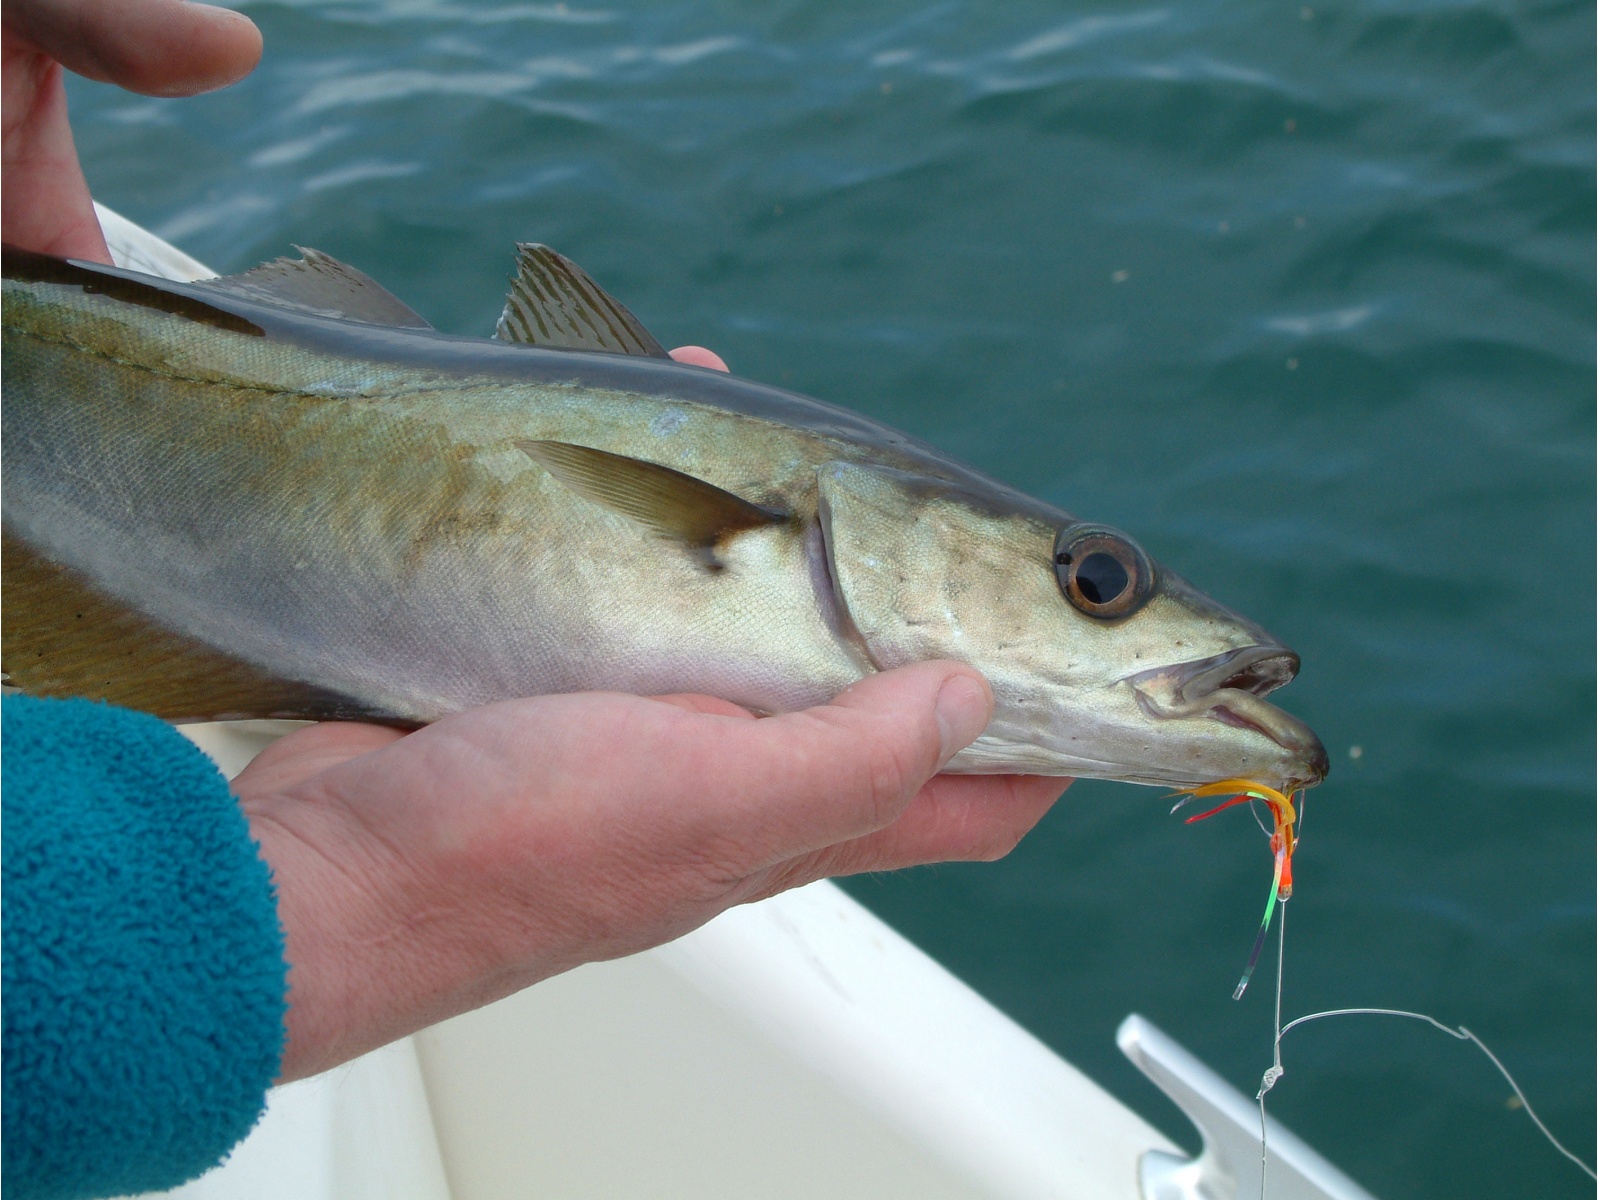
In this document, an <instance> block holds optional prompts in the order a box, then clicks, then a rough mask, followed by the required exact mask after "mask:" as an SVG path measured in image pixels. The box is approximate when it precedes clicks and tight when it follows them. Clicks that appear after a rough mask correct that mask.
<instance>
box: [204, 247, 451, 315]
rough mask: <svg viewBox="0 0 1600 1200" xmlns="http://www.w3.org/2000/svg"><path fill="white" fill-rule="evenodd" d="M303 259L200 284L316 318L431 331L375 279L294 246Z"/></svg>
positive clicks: (280, 260)
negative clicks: (291, 309) (330, 318)
mask: <svg viewBox="0 0 1600 1200" xmlns="http://www.w3.org/2000/svg"><path fill="white" fill-rule="evenodd" d="M295 249H297V250H299V251H300V254H301V257H300V258H298V259H293V258H278V259H274V260H273V261H272V262H269V263H262V264H261V265H260V266H259V267H255V268H254V269H252V270H249V271H245V272H243V273H242V274H239V275H223V276H221V277H220V278H217V279H207V280H204V281H202V283H201V284H200V285H199V286H201V287H205V288H215V289H216V290H218V291H223V292H228V293H230V294H232V295H235V296H247V297H249V298H250V299H252V300H265V301H266V302H267V303H269V304H276V305H279V306H282V307H286V308H298V309H300V310H302V311H304V312H310V313H316V314H317V315H318V316H320V317H342V318H344V319H345V320H347V321H364V322H366V323H367V324H369V325H396V326H399V327H401V328H403V329H432V328H433V326H432V325H429V324H428V323H427V322H426V321H424V320H423V319H422V318H421V317H420V316H418V315H417V314H416V313H415V312H413V311H412V309H411V307H410V306H409V305H407V304H406V303H405V301H403V300H401V299H400V298H399V297H398V296H396V295H395V294H394V293H393V292H390V291H389V290H388V289H386V288H385V287H384V286H383V285H382V284H380V283H378V282H377V281H376V280H374V279H372V278H370V277H369V276H367V275H364V274H363V273H362V272H360V271H358V270H356V269H355V268H354V267H352V266H350V265H349V264H348V263H342V262H340V261H339V260H338V259H336V258H330V257H329V256H328V255H326V254H324V253H322V251H320V250H308V249H306V248H305V247H304V246H296V247H295Z"/></svg>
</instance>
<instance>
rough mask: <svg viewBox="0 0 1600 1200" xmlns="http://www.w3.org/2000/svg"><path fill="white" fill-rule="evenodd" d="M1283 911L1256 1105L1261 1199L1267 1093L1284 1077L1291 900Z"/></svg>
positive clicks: (1263, 1192) (1264, 1183)
mask: <svg viewBox="0 0 1600 1200" xmlns="http://www.w3.org/2000/svg"><path fill="white" fill-rule="evenodd" d="M1282 904H1283V911H1282V912H1280V913H1279V914H1278V991H1277V996H1276V998H1275V999H1274V1001H1273V1005H1272V1065H1271V1066H1270V1067H1268V1068H1267V1069H1266V1071H1265V1073H1263V1074H1262V1076H1261V1090H1260V1091H1258V1092H1256V1107H1257V1108H1258V1109H1260V1110H1261V1200H1267V1093H1268V1092H1270V1091H1271V1090H1272V1085H1273V1084H1275V1083H1277V1082H1278V1080H1280V1079H1282V1078H1283V1056H1282V1054H1280V1053H1279V1048H1280V1047H1281V1046H1282V1045H1283V947H1284V941H1285V938H1284V933H1283V931H1284V927H1285V926H1286V925H1288V923H1289V902H1288V901H1287V900H1284V901H1283V902H1282Z"/></svg>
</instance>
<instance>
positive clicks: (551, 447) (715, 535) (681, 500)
mask: <svg viewBox="0 0 1600 1200" xmlns="http://www.w3.org/2000/svg"><path fill="white" fill-rule="evenodd" d="M517 446H518V448H519V449H521V450H522V451H523V452H524V453H525V454H527V456H528V457H529V458H531V459H533V461H534V462H536V463H538V464H539V465H540V466H541V467H543V468H544V469H545V470H547V471H549V472H550V474H552V475H554V476H555V477H556V478H557V479H559V480H560V481H561V482H562V483H564V484H566V485H567V486H568V487H569V488H571V489H572V490H573V491H575V492H577V493H578V494H579V495H580V496H583V497H584V498H586V499H588V500H592V501H594V502H595V503H596V504H603V505H605V507H607V508H609V509H611V510H612V511H614V512H619V513H621V514H622V515H624V516H626V517H631V518H633V519H634V520H635V521H638V522H639V523H640V524H642V525H645V526H647V527H648V528H650V529H652V530H654V531H655V532H656V533H658V534H661V535H662V536H663V537H667V538H671V539H673V540H675V541H679V542H682V543H683V544H684V545H685V546H686V547H688V549H689V550H690V551H691V552H693V554H694V555H695V557H696V558H698V559H699V560H700V561H701V562H702V563H703V564H704V565H705V566H706V567H707V568H708V569H710V570H713V571H720V570H721V569H722V563H721V561H720V560H719V559H718V558H717V555H716V549H717V546H718V545H719V544H720V543H722V542H723V541H725V540H727V539H728V538H731V537H733V536H734V535H735V534H738V533H742V532H744V531H745V530H747V529H757V528H760V527H761V526H763V525H781V524H782V523H783V522H785V521H787V520H788V519H789V514H788V513H787V512H784V511H783V510H782V509H777V508H766V507H764V506H763V505H760V504H752V503H750V501H748V500H744V499H741V498H740V497H738V496H735V495H734V494H733V493H732V492H726V491H723V490H722V489H721V488H719V487H716V486H714V485H712V484H709V483H707V482H706V481H705V480H703V479H696V478H695V477H694V476H693V475H685V474H684V473H683V472H682V471H675V470H673V469H672V468H671V467H663V466H661V465H660V464H659V463H653V462H645V461H644V460H643V459H639V458H629V457H628V456H626V455H623V454H612V453H610V452H608V451H605V450H594V449H591V448H590V447H588V446H574V445H571V444H570V443H568V442H535V441H526V440H522V439H518V441H517Z"/></svg>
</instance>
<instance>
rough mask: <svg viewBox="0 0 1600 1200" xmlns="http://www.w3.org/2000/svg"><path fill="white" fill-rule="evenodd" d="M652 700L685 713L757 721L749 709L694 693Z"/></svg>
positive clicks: (676, 694) (681, 693)
mask: <svg viewBox="0 0 1600 1200" xmlns="http://www.w3.org/2000/svg"><path fill="white" fill-rule="evenodd" d="M651 699H652V700H657V701H660V702H661V703H662V704H670V705H672V706H673V707H674V708H681V709H683V711H684V712H692V713H707V714H709V715H711V716H715V717H741V718H744V719H746V720H750V721H753V720H755V713H753V712H751V711H750V710H749V709H748V708H744V707H741V706H740V705H737V704H734V703H733V702H732V701H730V700H719V699H717V698H716V697H715V696H699V695H696V694H694V693H693V692H674V693H672V694H671V695H670V696H652V697H651Z"/></svg>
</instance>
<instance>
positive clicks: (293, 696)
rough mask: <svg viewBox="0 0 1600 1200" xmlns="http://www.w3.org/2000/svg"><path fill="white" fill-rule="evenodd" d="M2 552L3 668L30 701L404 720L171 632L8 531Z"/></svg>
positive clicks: (220, 716) (203, 717)
mask: <svg viewBox="0 0 1600 1200" xmlns="http://www.w3.org/2000/svg"><path fill="white" fill-rule="evenodd" d="M0 556H3V557H0V561H3V563H4V572H3V586H0V606H3V607H4V610H5V640H4V649H3V651H0V670H3V671H4V672H5V674H6V676H7V679H6V682H7V683H8V684H10V685H12V686H13V687H17V688H20V689H22V690H23V691H24V692H27V693H28V694H29V695H33V696H54V697H69V696H78V697H83V698H86V699H90V700H104V701H106V702H108V703H111V704H120V705H123V706H124V707H127V708H136V709H139V710H140V711H142V712H148V713H153V714H155V715H156V716H158V717H163V718H165V719H167V720H169V721H220V720H242V719H245V718H250V717H293V718H299V719H304V720H315V721H326V720H347V721H348V720H367V721H371V720H378V721H384V722H385V723H387V724H394V723H397V722H395V721H393V720H392V719H391V718H389V717H387V716H386V715H385V714H383V713H380V712H376V711H374V710H373V709H371V708H369V707H367V706H366V705H363V704H361V703H359V702H357V701H354V700H352V699H350V698H349V697H346V696H341V695H339V694H337V693H335V692H331V691H328V690H327V689H325V688H319V687H316V686H314V685H312V684H307V683H299V682H296V681H294V680H289V679H282V678H279V677H277V676H274V675H272V674H271V673H270V672H267V671H264V670H262V669H261V668H259V667H256V666H254V665H252V664H250V663H247V662H244V661H243V660H241V659H237V658H233V657H231V656H230V655H226V654H223V653H221V652H220V651H217V650H214V649H212V648H211V647H210V646H207V645H204V644H203V643H201V642H198V641H196V640H195V639H193V638H189V637H185V636H183V635H182V634H178V633H174V632H173V631H171V630H169V629H165V628H163V627H161V626H159V625H157V624H156V623H155V622H153V621H151V620H150V619H149V618H147V617H145V616H143V615H141V614H139V613H136V612H134V611H132V610H131V609H129V608H127V607H126V606H124V605H122V604H120V603H119V602H117V601H116V600H113V599H112V598H110V597H109V596H107V595H105V594H104V593H102V592H100V591H98V590H97V589H95V588H93V587H91V586H90V585H89V584H88V583H87V582H86V581H85V580H84V579H82V578H81V577H80V576H79V575H78V574H77V573H76V572H73V571H69V570H67V569H66V568H64V567H60V566H57V565H56V564H54V563H52V562H50V561H49V560H48V559H46V558H45V557H44V556H43V555H41V554H39V553H37V552H36V551H35V550H34V549H33V548H32V547H31V546H29V545H28V544H27V543H26V542H24V541H22V539H21V538H18V537H14V536H13V535H12V534H11V532H10V531H9V530H7V531H6V532H5V534H4V545H3V548H0Z"/></svg>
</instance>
